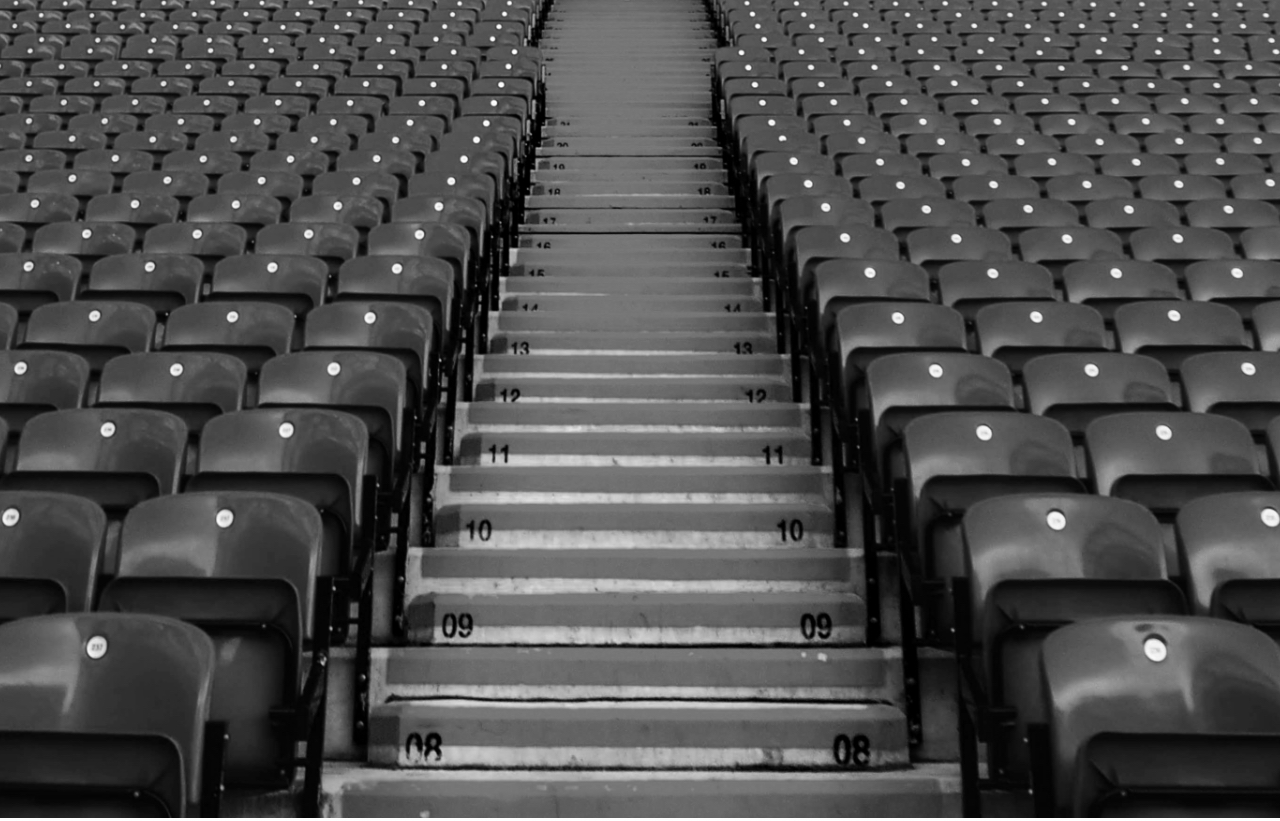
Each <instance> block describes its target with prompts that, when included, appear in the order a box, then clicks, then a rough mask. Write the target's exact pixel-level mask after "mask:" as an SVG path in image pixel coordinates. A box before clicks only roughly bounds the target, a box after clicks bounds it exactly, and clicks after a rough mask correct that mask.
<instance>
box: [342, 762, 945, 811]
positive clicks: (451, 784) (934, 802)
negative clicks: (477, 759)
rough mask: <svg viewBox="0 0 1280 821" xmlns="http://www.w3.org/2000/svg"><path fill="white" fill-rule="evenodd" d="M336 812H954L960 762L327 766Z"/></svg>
mask: <svg viewBox="0 0 1280 821" xmlns="http://www.w3.org/2000/svg"><path fill="white" fill-rule="evenodd" d="M323 787H324V793H325V804H326V807H327V810H328V813H329V814H331V815H335V816H337V815H341V816H345V817H356V816H367V817H385V816H390V817H419V818H425V817H428V816H446V817H448V816H464V815H465V816H521V817H539V816H542V817H547V816H560V817H600V816H635V817H683V818H690V817H692V818H712V817H745V816H762V817H841V818H858V817H863V818H867V817H870V818H874V817H883V816H907V817H911V816H915V817H925V818H933V817H939V818H942V817H949V816H958V815H959V814H960V777H959V769H958V767H957V765H954V764H932V765H927V766H923V767H922V766H919V765H917V766H916V767H914V768H913V769H910V770H894V771H886V772H863V771H854V772H813V773H808V772H785V773H770V772H759V771H753V772H732V771H727V770H712V771H697V772H648V771H632V772H616V771H615V772H589V771H577V772H574V771H569V772H553V771H545V770H533V771H529V770H505V771H504V770H487V769H486V770H469V771H468V770H461V771H459V770H453V771H403V770H402V771H396V770H385V769H379V768H374V767H362V766H352V765H335V766H332V767H329V768H327V769H326V771H325V777H324V785H323Z"/></svg>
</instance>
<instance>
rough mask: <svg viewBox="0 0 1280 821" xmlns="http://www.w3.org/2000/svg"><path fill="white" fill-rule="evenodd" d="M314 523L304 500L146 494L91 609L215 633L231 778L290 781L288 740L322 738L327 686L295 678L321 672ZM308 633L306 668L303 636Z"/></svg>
mask: <svg viewBox="0 0 1280 821" xmlns="http://www.w3.org/2000/svg"><path fill="white" fill-rule="evenodd" d="M321 530H322V525H321V522H320V515H319V513H317V512H316V510H315V508H313V507H312V506H311V505H309V504H307V503H306V502H304V501H302V500H299V499H294V498H290V497H286V496H279V495H275V494H266V493H242V492H234V491H225V492H218V493H185V494H181V495H178V496H169V497H165V498H162V499H153V500H151V501H150V502H144V503H143V504H140V505H138V506H137V507H135V508H133V509H132V510H131V511H130V512H129V514H128V516H127V517H126V518H125V521H124V527H123V530H122V532H121V536H120V562H119V567H118V570H117V573H116V575H115V577H114V578H113V579H112V580H111V581H110V582H109V583H108V584H107V585H106V586H105V588H104V589H103V591H102V597H101V602H100V604H99V608H100V609H101V610H103V611H106V612H120V613H148V614H153V615H158V616H168V617H170V618H176V619H181V620H183V621H185V622H188V623H191V624H194V625H196V626H197V627H200V628H201V629H202V630H204V631H205V632H206V633H208V634H209V636H210V638H212V639H213V643H214V648H215V659H216V662H215V664H214V669H213V691H212V696H211V699H210V702H209V715H210V718H211V719H213V720H215V721H219V722H222V723H224V724H225V726H226V728H227V739H228V740H227V746H226V756H227V757H226V761H225V771H224V772H225V776H226V780H227V783H228V784H229V785H231V786H239V787H243V786H246V785H247V786H255V787H276V788H279V787H283V786H288V785H289V784H290V783H291V781H292V779H293V775H294V766H295V765H294V760H295V753H294V745H295V744H296V743H297V742H298V741H306V742H307V743H309V744H315V743H317V739H318V738H319V736H317V735H315V734H314V733H316V730H315V729H313V727H312V724H313V722H314V720H315V718H316V716H315V711H316V708H317V705H318V704H323V701H322V700H320V699H321V695H322V691H323V687H324V685H323V682H321V681H307V683H306V686H305V688H304V680H308V679H309V678H316V676H317V672H316V670H317V669H318V670H319V671H321V675H322V671H323V670H324V666H323V665H324V660H325V659H324V654H325V649H326V648H327V636H328V627H329V625H328V624H327V619H328V615H329V612H330V611H329V606H328V602H327V601H326V602H325V603H324V605H323V606H318V605H319V603H318V601H317V596H318V592H317V587H316V578H317V575H318V570H319V561H320V550H321V541H322V533H321ZM313 619H314V620H317V621H314V626H313ZM317 636H318V637H319V639H320V642H321V643H320V644H317V645H316V647H315V649H316V650H317V656H316V658H315V659H313V661H312V664H314V665H317V667H316V668H313V669H312V672H311V673H310V674H308V672H307V669H306V665H305V662H304V660H305V659H306V656H305V655H304V649H306V648H305V647H304V642H306V641H307V640H309V639H313V638H315V637H317ZM308 702H310V703H308ZM295 713H296V714H297V716H298V718H295V717H294V715H295ZM300 728H301V730H300ZM309 752H310V754H311V755H310V757H311V758H312V759H313V760H315V761H316V764H317V766H318V760H319V759H318V751H316V750H314V749H312V750H310V751H309Z"/></svg>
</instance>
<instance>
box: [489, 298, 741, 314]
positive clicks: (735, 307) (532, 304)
mask: <svg viewBox="0 0 1280 821" xmlns="http://www.w3.org/2000/svg"><path fill="white" fill-rule="evenodd" d="M501 308H502V310H503V311H513V312H517V311H518V312H531V311H538V312H540V313H541V312H549V313H553V314H554V313H556V312H564V311H573V312H575V313H581V312H591V313H596V312H601V313H640V312H645V313H646V314H681V313H700V314H714V313H718V312H721V311H723V312H724V313H728V314H748V313H751V314H760V313H761V312H762V311H763V310H764V305H763V304H762V302H761V300H760V299H758V298H755V297H747V298H743V297H731V298H728V299H726V298H725V297H723V296H718V295H711V296H696V295H689V294H680V295H667V294H663V295H661V296H632V297H629V298H628V299H618V298H617V297H616V296H612V295H610V296H600V297H594V296H554V295H542V296H510V297H507V298H506V299H504V300H502V306H501Z"/></svg>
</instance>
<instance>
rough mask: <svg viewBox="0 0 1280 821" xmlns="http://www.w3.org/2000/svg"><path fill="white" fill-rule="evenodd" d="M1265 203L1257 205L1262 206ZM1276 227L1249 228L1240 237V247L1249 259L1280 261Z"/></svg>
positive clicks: (1279, 232)
mask: <svg viewBox="0 0 1280 821" xmlns="http://www.w3.org/2000/svg"><path fill="white" fill-rule="evenodd" d="M1262 204H1263V203H1255V205H1262ZM1277 234H1280V231H1277V230H1276V228H1275V226H1274V225H1269V226H1267V227H1263V228H1249V229H1248V230H1247V231H1245V232H1244V233H1243V234H1242V235H1241V237H1240V245H1241V247H1242V248H1244V253H1245V256H1246V257H1248V258H1249V259H1260V260H1269V261H1280V238H1277Z"/></svg>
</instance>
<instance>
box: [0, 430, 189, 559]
mask: <svg viewBox="0 0 1280 821" xmlns="http://www.w3.org/2000/svg"><path fill="white" fill-rule="evenodd" d="M186 447H187V428H186V425H184V424H183V423H182V420H181V419H179V418H178V417H176V416H174V415H172V414H168V413H163V412H159V411H152V410H143V409H137V408H77V409H71V410H59V411H52V412H49V413H43V414H40V415H38V416H34V417H32V418H31V419H29V420H28V421H27V424H26V426H25V427H24V429H23V431H22V438H21V439H20V440H19V441H18V456H17V460H16V462H15V464H14V469H13V471H12V472H11V473H9V474H8V475H7V476H5V477H4V478H3V480H0V483H2V484H3V487H4V488H6V489H10V490H41V491H59V492H67V493H73V494H75V495H77V496H83V497H85V498H87V499H91V500H93V501H94V502H96V503H97V504H98V505H100V506H101V507H102V509H103V510H104V511H106V513H107V514H108V515H109V516H113V517H115V516H119V515H121V514H123V513H124V512H125V511H126V510H128V509H129V508H130V507H132V506H133V505H136V504H138V503H139V502H141V501H144V500H145V499H150V498H153V497H155V496H164V495H167V494H170V493H176V492H177V491H178V485H179V482H180V480H181V478H182V470H183V461H184V458H185V456H186ZM113 569H114V565H113V564H112V563H111V560H110V558H109V559H108V562H107V563H106V564H105V565H104V566H103V571H104V572H105V573H110V572H112V570H113Z"/></svg>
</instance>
